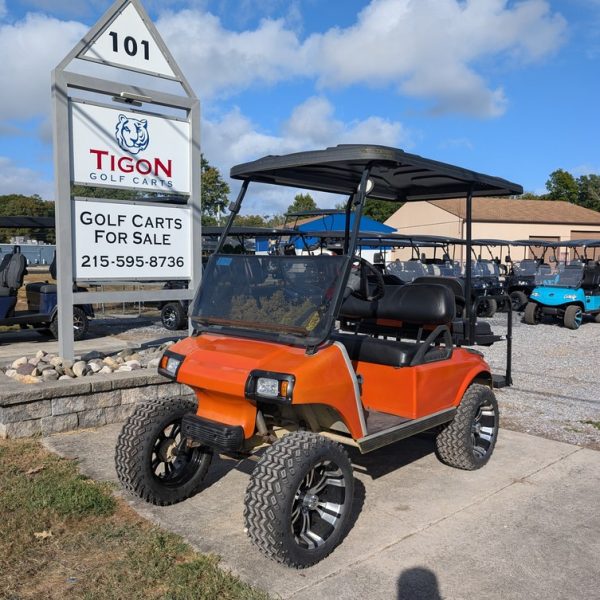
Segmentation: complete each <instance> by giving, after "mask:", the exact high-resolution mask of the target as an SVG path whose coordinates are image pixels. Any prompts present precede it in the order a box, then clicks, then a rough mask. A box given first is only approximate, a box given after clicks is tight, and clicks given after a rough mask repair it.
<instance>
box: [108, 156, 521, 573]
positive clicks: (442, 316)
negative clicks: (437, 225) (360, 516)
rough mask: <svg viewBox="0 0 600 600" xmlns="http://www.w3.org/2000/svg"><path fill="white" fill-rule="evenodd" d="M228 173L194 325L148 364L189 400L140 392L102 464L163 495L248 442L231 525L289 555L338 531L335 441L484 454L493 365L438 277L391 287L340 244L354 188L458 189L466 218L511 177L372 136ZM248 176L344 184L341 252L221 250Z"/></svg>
mask: <svg viewBox="0 0 600 600" xmlns="http://www.w3.org/2000/svg"><path fill="white" fill-rule="evenodd" d="M231 176H232V177H233V178H235V179H239V180H241V181H242V186H241V191H240V193H239V196H238V198H237V200H236V202H235V203H234V204H232V206H231V215H230V218H229V221H228V224H227V226H226V227H225V230H224V232H223V234H222V236H221V239H220V241H219V243H218V245H217V248H216V251H215V253H214V254H213V255H212V256H211V257H210V259H209V261H208V264H207V265H206V268H205V270H204V276H203V280H202V284H201V286H200V288H199V289H198V291H197V294H196V298H195V300H194V302H193V305H192V307H191V309H190V310H191V319H192V322H193V325H194V333H193V335H191V336H190V337H188V338H186V339H184V340H182V341H180V342H178V343H176V344H174V345H173V346H171V347H170V348H169V349H168V350H167V351H166V352H165V354H164V356H163V357H162V359H161V362H160V367H159V371H160V373H162V374H163V375H164V376H165V377H168V378H170V379H172V380H174V381H178V382H180V383H183V384H186V385H188V386H189V387H191V388H192V389H193V390H194V392H195V394H196V400H195V401H190V400H188V399H182V398H172V399H168V400H153V401H149V402H146V403H143V404H140V405H138V406H137V407H136V409H135V411H134V413H133V414H132V416H131V417H130V418H129V419H128V420H127V422H126V423H125V425H124V427H123V431H122V433H121V434H120V436H119V439H118V443H117V449H116V467H117V473H118V476H119V479H120V481H121V483H122V484H123V486H124V487H125V488H126V489H127V490H129V491H130V492H133V493H134V494H136V495H138V496H140V497H141V498H143V499H145V500H147V501H148V502H152V503H154V504H159V505H168V504H173V503H175V502H179V501H182V500H184V499H186V498H189V497H190V496H192V495H193V494H196V493H197V492H199V491H200V490H201V489H202V484H203V479H204V477H205V475H206V473H207V471H208V469H209V465H210V462H211V459H212V456H213V454H214V453H221V454H228V455H233V456H243V455H250V454H257V456H258V457H259V458H258V462H257V464H256V467H255V468H254V471H253V473H252V475H251V477H250V482H249V485H248V488H247V492H246V496H245V501H244V502H245V510H244V519H245V528H246V530H247V532H248V535H249V537H250V539H251V540H252V541H253V542H254V544H256V546H258V548H259V549H260V550H261V551H263V552H264V553H265V554H267V555H268V556H270V557H272V558H273V559H275V560H277V561H279V562H282V563H284V564H286V565H289V566H292V567H296V568H303V567H307V566H310V565H312V564H314V563H316V562H318V561H320V560H321V559H323V558H324V557H325V556H327V555H328V554H329V553H330V552H331V551H332V550H333V549H334V548H335V547H336V546H337V545H338V544H339V543H340V541H341V540H342V539H343V537H344V535H345V534H346V532H347V530H348V528H349V525H350V513H351V508H352V502H353V495H354V480H353V475H352V466H351V462H350V460H349V458H348V455H347V453H346V450H345V449H344V446H353V447H355V448H357V449H358V450H359V451H360V452H363V453H364V452H371V451H375V450H377V449H379V448H382V447H384V446H388V445H389V444H393V443H394V442H397V441H398V440H401V439H404V438H407V437H409V436H412V435H415V434H417V433H420V432H423V431H427V430H432V431H433V432H434V433H435V434H436V439H435V447H436V452H437V455H438V457H439V458H440V460H442V461H443V462H444V463H446V464H448V465H451V466H453V467H457V468H460V469H470V470H472V469H478V468H479V467H481V466H483V465H484V464H485V463H487V461H488V460H489V458H490V456H491V454H492V452H493V450H494V445H495V443H496V438H497V434H498V405H497V402H496V399H495V397H494V392H493V385H492V375H491V372H490V367H489V366H488V364H487V363H486V362H485V360H484V359H483V356H482V355H481V354H480V353H479V352H477V351H475V350H473V349H470V348H466V347H456V346H455V345H454V344H453V339H452V335H451V331H450V324H451V323H452V321H453V320H454V318H455V310H456V299H455V297H454V294H453V292H452V290H451V289H450V288H449V287H448V286H443V285H438V284H435V283H417V284H408V285H401V286H398V285H396V286H394V285H388V284H386V283H384V281H383V278H382V275H381V271H380V270H379V269H377V268H374V267H373V266H372V265H371V264H369V263H368V262H366V261H365V260H363V259H360V258H358V257H357V256H355V251H356V248H357V238H358V234H359V227H360V217H361V215H362V212H363V208H364V204H365V200H366V199H367V198H376V199H379V200H388V201H394V202H399V201H400V202H411V201H416V200H428V199H434V198H435V199H440V198H466V202H467V215H468V216H469V214H470V210H469V209H470V205H471V198H472V197H473V196H482V195H489V196H500V195H506V194H519V193H521V192H522V189H521V187H520V186H518V185H516V184H514V183H510V182H508V181H505V180H503V179H499V178H496V177H491V176H488V175H483V174H480V173H475V172H473V171H469V170H466V169H462V168H459V167H455V166H452V165H448V164H444V163H440V162H436V161H432V160H428V159H425V158H422V157H420V156H416V155H411V154H407V153H405V152H403V151H401V150H398V149H395V148H388V147H383V146H370V145H343V146H336V147H333V148H327V149H325V150H319V151H311V152H301V153H296V154H290V155H286V156H267V157H265V158H262V159H259V160H257V161H254V162H251V163H247V164H242V165H238V166H236V167H234V168H233V169H232V170H231ZM254 182H256V183H261V184H273V185H279V186H288V187H292V188H302V189H305V190H316V191H322V192H334V193H338V194H341V195H343V196H344V197H345V206H346V229H345V237H344V243H343V252H342V253H341V254H333V255H326V254H321V253H319V254H316V253H315V254H310V253H307V252H304V253H303V254H302V255H296V254H295V252H294V250H293V246H291V248H292V249H291V250H290V245H289V244H287V245H280V246H279V248H284V250H283V249H282V250H281V251H277V250H274V251H272V252H271V253H269V254H265V255H245V254H235V255H234V254H225V253H223V252H222V250H223V246H224V244H225V241H226V239H227V235H228V231H229V229H230V228H231V226H232V224H233V219H234V218H235V216H236V214H238V212H239V211H240V208H241V206H242V202H243V199H244V196H245V195H246V192H247V189H248V187H249V185H250V184H251V183H254ZM351 215H353V218H352V219H351ZM467 232H468V234H469V236H470V222H469V223H468V224H467ZM288 233H289V232H288ZM469 255H470V253H467V257H469ZM467 260H468V259H467ZM469 272H470V270H469V269H468V268H467V273H469ZM468 284H469V282H467V285H468ZM467 310H468V308H467ZM344 316H351V318H352V319H354V320H355V321H356V320H358V321H360V318H361V316H362V317H364V318H365V319H369V320H370V321H371V322H373V321H374V322H382V323H386V322H389V321H393V322H394V323H395V324H396V327H395V330H396V334H395V337H394V338H393V339H389V336H388V335H387V334H386V333H385V332H383V333H382V334H381V335H378V332H377V331H376V330H373V329H370V334H368V335H366V334H363V333H360V332H359V328H357V333H352V332H347V331H345V332H344V331H341V330H340V329H339V320H340V319H342V318H344ZM467 318H469V315H468V314H467ZM398 323H400V324H405V325H406V327H407V329H410V332H411V333H410V336H407V337H406V338H404V337H403V336H402V329H401V327H400V328H398V326H397V324H398ZM415 328H417V329H418V331H419V334H418V335H417V336H415V335H414V330H415ZM415 338H416V339H415Z"/></svg>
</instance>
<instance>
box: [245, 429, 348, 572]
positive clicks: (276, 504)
mask: <svg viewBox="0 0 600 600" xmlns="http://www.w3.org/2000/svg"><path fill="white" fill-rule="evenodd" d="M353 496H354V478H353V475H352V465H351V464H350V460H349V459H348V455H347V454H346V452H345V450H344V449H343V448H342V446H341V445H340V444H338V443H336V442H333V441H332V440H329V439H328V438H325V437H324V436H321V435H319V434H317V433H312V432H308V431H298V432H294V433H291V434H289V435H286V436H285V437H284V438H282V439H281V440H278V441H277V442H275V443H274V444H273V445H272V446H270V447H269V448H268V449H267V450H266V451H265V453H264V454H263V456H262V457H261V459H260V461H259V462H258V464H257V466H256V467H255V469H254V472H253V473H252V476H251V478H250V483H249V484H248V489H247V490H246V497H245V508H244V520H245V526H246V531H247V532H248V535H249V537H250V539H251V540H252V542H253V543H254V544H255V545H256V546H258V548H259V549H260V550H261V551H262V552H263V553H264V554H266V555H267V556H268V557H269V558H272V559H274V560H276V561H277V562H280V563H284V564H286V565H288V566H290V567H295V568H297V569H303V568H305V567H309V566H311V565H313V564H315V563H317V562H319V561H320V560H322V559H324V558H325V557H326V556H327V555H328V554H330V553H331V552H332V551H333V550H334V548H335V547H336V546H337V545H338V544H339V543H340V542H341V541H342V539H343V538H344V536H345V535H346V533H347V531H348V528H349V526H350V514H351V509H352V500H353Z"/></svg>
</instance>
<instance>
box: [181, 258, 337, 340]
mask: <svg viewBox="0 0 600 600" xmlns="http://www.w3.org/2000/svg"><path fill="white" fill-rule="evenodd" d="M347 261H348V257H346V256H327V255H318V256H285V255H283V256H249V255H230V254H214V255H213V256H211V257H210V259H209V261H208V264H207V266H206V269H205V271H204V274H203V278H202V286H201V288H200V291H199V293H198V295H197V297H196V301H195V303H194V309H193V313H192V321H193V323H194V326H195V327H196V328H197V329H202V330H204V331H211V332H215V333H227V332H231V333H235V335H242V336H247V337H253V338H264V339H270V340H275V341H279V342H284V343H291V344H294V345H301V346H314V345H316V344H319V343H320V342H321V341H323V339H325V337H326V336H327V335H328V333H329V330H330V328H331V325H332V322H333V309H334V306H333V304H334V302H335V299H336V298H337V297H338V292H339V287H340V286H341V284H342V282H343V281H344V273H345V268H346V265H347Z"/></svg>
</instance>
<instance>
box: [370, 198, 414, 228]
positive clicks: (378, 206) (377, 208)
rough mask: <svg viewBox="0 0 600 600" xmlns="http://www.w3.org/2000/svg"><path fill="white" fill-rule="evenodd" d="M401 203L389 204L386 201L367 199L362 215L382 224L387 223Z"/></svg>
mask: <svg viewBox="0 0 600 600" xmlns="http://www.w3.org/2000/svg"><path fill="white" fill-rule="evenodd" d="M403 204H404V203H403V202H389V201H388V200H373V199H371V198H367V201H366V202H365V209H364V211H363V214H364V215H366V216H367V217H371V219H375V221H379V222H380V223H383V222H385V221H387V220H388V219H389V218H390V217H391V216H392V215H393V214H394V213H395V212H396V211H397V210H399V209H400V208H401V206H402V205H403Z"/></svg>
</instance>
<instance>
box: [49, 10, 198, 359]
mask: <svg viewBox="0 0 600 600" xmlns="http://www.w3.org/2000/svg"><path fill="white" fill-rule="evenodd" d="M86 63H87V64H88V65H89V64H90V63H97V64H99V65H102V68H103V69H104V71H105V72H110V73H111V74H112V75H113V76H112V78H110V79H101V78H98V77H96V76H92V75H84V74H81V73H78V72H75V71H74V70H68V69H69V67H70V66H71V65H73V66H75V65H79V66H82V65H84V64H86ZM94 68H95V69H96V70H98V68H99V67H94ZM80 70H81V69H80ZM131 72H133V73H135V74H136V75H135V78H136V81H137V80H143V81H147V82H148V83H147V84H145V83H144V84H142V85H132V84H124V83H119V80H125V81H126V80H127V77H124V76H123V75H124V74H125V75H127V74H128V73H131ZM128 78H129V79H132V76H131V75H129V77H128ZM165 82H167V84H168V82H170V84H169V85H170V87H171V88H172V87H175V88H176V90H177V91H178V92H179V93H167V92H165V91H161V90H164V89H165V87H166V83H165ZM177 84H178V85H177ZM52 98H53V107H54V165H55V177H56V248H57V278H58V324H59V329H58V331H59V352H60V354H61V356H65V357H68V358H72V357H73V355H74V342H73V305H74V304H87V303H96V302H137V301H160V300H172V301H176V300H189V299H191V297H192V295H193V290H194V289H195V288H196V286H197V285H198V284H199V283H200V277H201V269H202V261H201V256H202V253H201V240H202V237H201V216H200V168H201V165H200V103H199V101H198V99H197V98H196V97H195V95H194V93H193V91H192V88H191V87H190V85H189V83H188V82H187V80H186V78H185V77H184V75H183V73H182V72H181V69H180V68H179V67H178V65H177V63H176V62H175V60H174V59H173V57H172V56H171V53H170V52H169V50H168V48H167V47H166V45H165V43H164V41H163V40H162V38H161V37H160V35H159V33H158V31H157V30H156V28H155V27H154V25H153V23H152V21H151V20H150V18H149V17H148V15H147V13H146V11H145V10H144V8H143V7H142V5H141V3H140V1H139V0H116V2H115V3H114V4H113V5H112V6H111V7H110V8H109V9H108V11H107V12H106V13H105V14H104V16H103V17H102V18H101V19H100V20H99V21H98V23H96V25H94V27H92V29H91V30H90V31H89V32H88V33H87V35H86V36H85V37H84V38H83V39H82V40H81V41H80V42H79V43H78V44H77V45H76V46H75V48H73V50H72V51H71V52H70V53H69V54H68V55H67V56H66V57H65V58H64V60H63V61H62V62H61V63H60V64H59V65H58V66H57V67H56V69H54V71H53V72H52ZM73 185H79V186H88V187H94V188H104V189H107V190H114V189H119V190H127V191H129V192H130V194H127V193H125V194H119V198H120V197H121V195H122V196H123V197H125V198H126V199H119V200H115V199H109V198H93V199H90V198H77V197H74V196H73ZM107 195H109V194H107ZM113 196H114V194H113ZM178 279H179V280H186V281H188V289H154V290H145V291H143V290H137V291H128V292H122V291H120V292H114V291H112V292H111V291H100V292H98V291H96V292H84V291H79V290H78V288H77V287H76V283H77V282H88V283H90V282H98V283H101V284H110V283H112V282H119V283H123V282H134V281H135V282H140V281H146V282H160V281H173V280H178Z"/></svg>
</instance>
